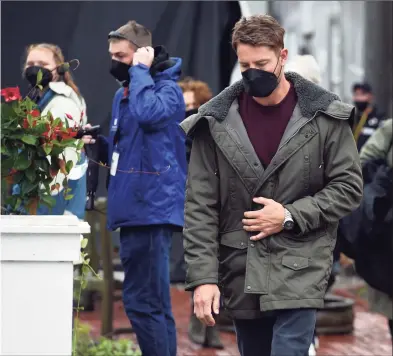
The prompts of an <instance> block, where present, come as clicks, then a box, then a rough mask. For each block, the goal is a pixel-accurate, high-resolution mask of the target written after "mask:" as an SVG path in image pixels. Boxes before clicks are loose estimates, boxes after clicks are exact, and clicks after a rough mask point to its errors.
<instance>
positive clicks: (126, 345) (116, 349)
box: [72, 321, 142, 356]
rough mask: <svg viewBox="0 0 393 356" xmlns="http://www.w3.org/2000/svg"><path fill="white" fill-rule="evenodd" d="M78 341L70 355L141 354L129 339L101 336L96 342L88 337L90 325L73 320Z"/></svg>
mask: <svg viewBox="0 0 393 356" xmlns="http://www.w3.org/2000/svg"><path fill="white" fill-rule="evenodd" d="M75 323H76V324H75V330H77V331H78V335H79V336H78V341H77V344H76V345H74V353H73V354H72V356H141V355H142V353H141V351H140V350H139V349H138V348H137V346H136V345H134V343H133V342H132V341H130V340H127V339H121V340H110V339H106V338H101V339H100V340H99V341H98V342H97V343H95V342H93V341H92V339H91V337H90V327H89V325H86V324H81V323H80V322H79V321H75Z"/></svg>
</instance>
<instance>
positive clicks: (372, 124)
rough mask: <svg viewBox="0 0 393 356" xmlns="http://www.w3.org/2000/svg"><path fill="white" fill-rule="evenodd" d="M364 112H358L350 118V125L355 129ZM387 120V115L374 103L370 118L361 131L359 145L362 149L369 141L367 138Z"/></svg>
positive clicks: (359, 148)
mask: <svg viewBox="0 0 393 356" xmlns="http://www.w3.org/2000/svg"><path fill="white" fill-rule="evenodd" d="M361 115H362V113H361V112H356V113H355V115H354V117H353V119H352V120H350V125H351V127H352V129H353V130H354V129H355V128H356V125H357V124H358V123H359V121H360V118H361ZM385 120H386V115H385V114H384V113H383V112H381V111H379V110H378V108H377V107H376V106H375V105H374V106H373V109H372V111H371V112H370V114H369V115H368V118H367V120H366V122H365V124H364V126H363V128H362V131H361V132H360V135H359V138H358V142H357V146H358V150H359V151H360V150H361V149H362V147H363V145H364V144H365V143H366V142H367V140H368V139H369V138H370V137H371V136H372V135H373V134H374V132H375V131H376V130H377V129H378V128H379V127H381V125H383V123H384V121H385Z"/></svg>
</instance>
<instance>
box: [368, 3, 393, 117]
mask: <svg viewBox="0 0 393 356" xmlns="http://www.w3.org/2000/svg"><path fill="white" fill-rule="evenodd" d="M365 9H366V19H365V20H366V26H365V27H366V31H365V80H366V81H369V82H370V84H371V85H372V87H373V90H374V96H375V101H376V104H377V106H378V107H379V108H380V109H381V110H382V111H384V112H385V113H386V114H387V115H388V117H392V115H393V89H392V87H393V65H392V63H393V40H392V38H393V21H392V18H393V2H391V1H366V3H365Z"/></svg>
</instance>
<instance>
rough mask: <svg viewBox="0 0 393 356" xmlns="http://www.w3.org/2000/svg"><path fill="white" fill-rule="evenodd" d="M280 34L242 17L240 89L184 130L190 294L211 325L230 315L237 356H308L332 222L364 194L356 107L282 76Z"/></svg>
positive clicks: (238, 31) (267, 23)
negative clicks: (187, 140)
mask: <svg viewBox="0 0 393 356" xmlns="http://www.w3.org/2000/svg"><path fill="white" fill-rule="evenodd" d="M284 32H285V31H284V29H283V28H282V27H281V26H280V25H279V24H278V22H277V21H276V20H275V19H273V18H272V17H270V16H267V15H264V16H262V15H258V16H251V17H249V18H243V19H241V20H240V21H239V22H238V23H237V24H236V26H235V28H234V32H233V37H232V44H233V47H234V49H235V50H236V52H237V55H238V60H239V64H240V69H241V72H242V76H243V79H242V80H240V81H239V82H237V83H235V84H233V85H231V86H230V87H228V88H226V89H225V90H224V91H222V92H221V93H220V94H219V95H218V96H216V97H215V98H213V99H212V100H211V101H209V102H208V103H206V104H205V105H203V106H202V107H200V109H199V111H198V113H197V114H195V115H193V116H191V117H189V118H187V119H186V120H185V121H183V123H182V124H181V125H182V128H183V129H184V131H185V132H186V133H187V134H188V135H189V136H191V137H192V138H193V146H192V150H191V157H190V164H189V171H188V180H187V190H186V206H185V226H184V247H185V259H186V263H187V267H188V269H187V285H186V289H187V290H194V311H195V313H196V315H197V317H198V318H199V319H200V320H202V321H203V322H205V323H206V324H207V325H214V323H215V321H214V318H213V315H214V314H217V313H218V312H219V308H220V307H224V308H226V309H227V310H228V311H229V312H230V313H231V315H232V317H233V319H234V323H235V328H236V333H237V339H238V345H239V350H240V353H241V355H242V356H254V355H255V356H257V355H258V356H259V355H277V356H281V355H285V356H298V355H299V356H300V355H302V356H304V355H307V352H308V349H309V346H310V344H311V341H312V337H313V333H314V329H315V321H316V310H317V309H318V308H322V306H323V299H324V295H325V292H326V287H327V282H328V278H329V275H330V272H331V268H332V261H333V256H332V251H333V249H334V246H335V242H336V231H337V226H338V222H339V220H340V219H341V218H343V217H344V216H346V215H347V214H349V213H350V212H351V211H353V210H354V209H356V208H357V206H358V205H359V204H360V201H361V198H362V191H363V189H362V188H363V186H362V175H361V168H360V162H359V156H358V151H357V148H356V144H355V141H354V139H353V135H352V132H351V128H350V126H349V124H348V119H349V118H351V117H353V115H354V108H353V107H352V106H351V105H348V104H344V103H343V102H341V101H340V99H339V98H338V97H337V96H336V95H334V94H332V93H330V92H328V91H326V90H325V89H323V88H321V87H320V86H318V85H316V84H314V83H312V82H310V81H308V80H306V79H304V78H303V77H301V76H300V75H298V74H295V73H291V72H289V73H285V74H284V64H285V62H286V60H287V56H288V51H287V50H286V49H285V48H284V43H283V37H284Z"/></svg>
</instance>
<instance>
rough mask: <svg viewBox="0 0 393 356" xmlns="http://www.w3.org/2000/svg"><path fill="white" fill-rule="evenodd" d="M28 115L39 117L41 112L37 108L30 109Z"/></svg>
mask: <svg viewBox="0 0 393 356" xmlns="http://www.w3.org/2000/svg"><path fill="white" fill-rule="evenodd" d="M30 115H31V116H33V117H39V116H40V115H41V113H40V111H39V110H37V109H35V110H32V111H30Z"/></svg>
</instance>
